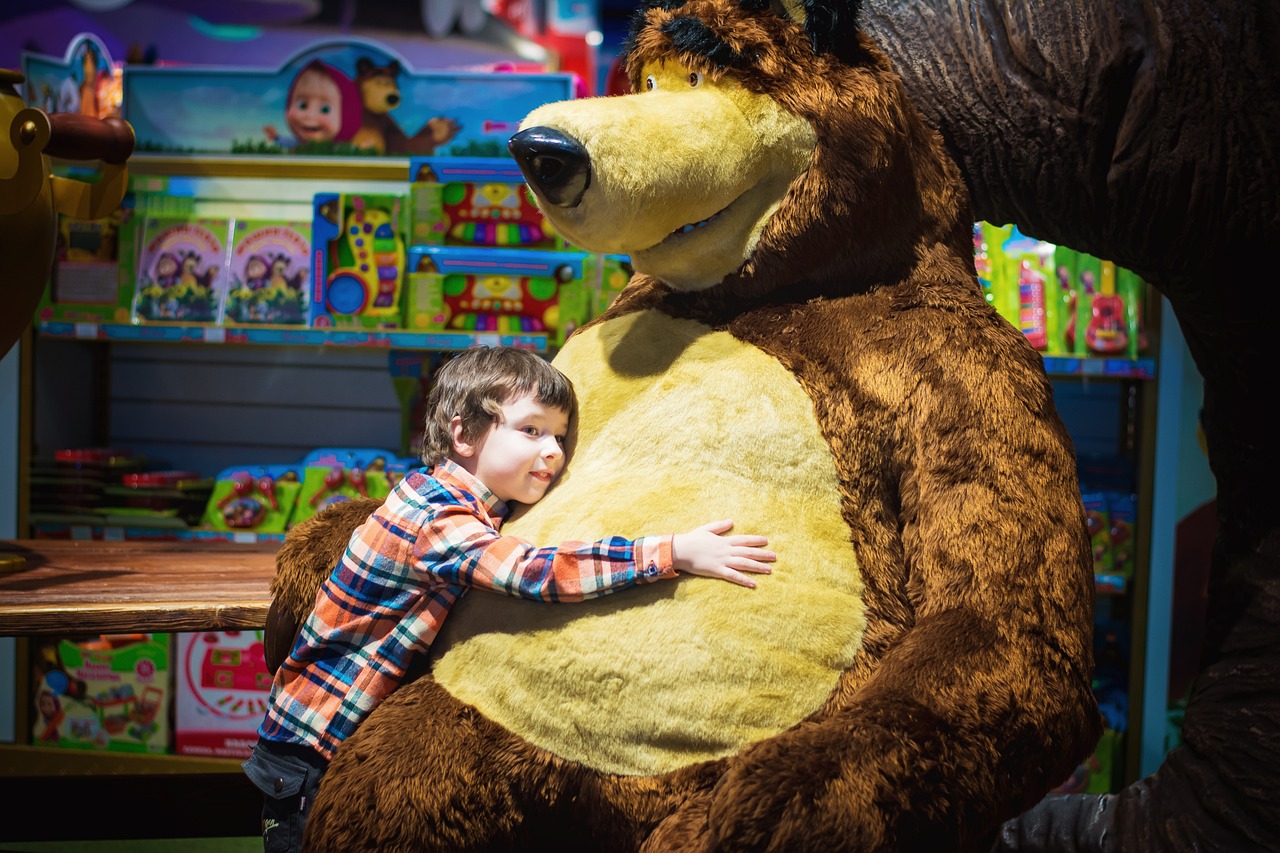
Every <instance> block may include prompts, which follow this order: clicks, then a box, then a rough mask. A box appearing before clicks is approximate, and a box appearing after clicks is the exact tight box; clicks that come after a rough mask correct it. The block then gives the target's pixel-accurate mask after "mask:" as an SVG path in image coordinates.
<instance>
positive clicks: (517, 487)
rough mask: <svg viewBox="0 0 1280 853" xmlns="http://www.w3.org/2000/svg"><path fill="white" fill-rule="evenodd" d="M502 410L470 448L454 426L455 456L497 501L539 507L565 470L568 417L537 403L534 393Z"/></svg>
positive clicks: (510, 401) (558, 410)
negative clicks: (499, 417) (493, 422)
mask: <svg viewBox="0 0 1280 853" xmlns="http://www.w3.org/2000/svg"><path fill="white" fill-rule="evenodd" d="M501 409H502V416H501V417H502V420H501V421H499V422H498V423H495V424H493V425H492V426H491V427H489V430H488V431H487V432H486V433H485V434H484V435H483V436H481V437H480V438H478V439H476V441H475V443H474V444H469V443H467V442H466V441H465V440H460V438H459V436H460V426H456V427H455V434H454V435H455V437H454V455H455V457H457V461H458V462H459V464H461V465H462V467H463V468H466V469H467V470H468V471H470V472H471V473H472V474H474V475H475V477H476V479H478V480H479V481H480V482H482V483H484V484H485V486H487V487H488V489H489V491H491V492H493V493H494V495H496V496H497V497H498V498H499V499H501V500H503V501H507V502H512V501H514V502H516V503H522V504H534V503H537V502H538V501H540V500H541V499H542V497H543V495H545V494H546V493H547V489H549V488H551V484H552V483H553V482H555V479H556V476H557V475H559V473H560V471H561V469H563V468H564V463H565V457H564V438H565V434H566V433H567V432H568V431H569V415H568V413H566V412H565V411H563V410H562V409H557V408H554V407H549V406H545V405H543V404H542V403H539V402H538V401H537V400H535V399H534V397H533V395H532V394H526V395H524V396H523V397H517V398H514V399H512V400H508V401H507V402H506V403H503V404H502V406H501ZM458 423H459V421H457V420H456V419H455V424H458Z"/></svg>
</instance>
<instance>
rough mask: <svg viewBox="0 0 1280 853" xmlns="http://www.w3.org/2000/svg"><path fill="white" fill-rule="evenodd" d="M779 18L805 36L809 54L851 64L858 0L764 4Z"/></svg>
mask: <svg viewBox="0 0 1280 853" xmlns="http://www.w3.org/2000/svg"><path fill="white" fill-rule="evenodd" d="M767 2H768V3H769V8H770V9H772V10H773V12H774V13H775V14H777V15H778V16H779V17H783V18H786V19H788V20H791V21H795V22H796V23H797V24H799V25H800V26H801V27H803V28H804V31H805V33H806V34H807V35H808V36H809V44H810V45H812V46H813V52H814V53H818V54H822V53H834V54H835V55H836V56H838V57H840V58H841V59H843V60H845V61H852V60H853V59H854V58H855V57H856V56H857V55H858V54H859V52H860V50H859V48H858V15H859V13H860V12H861V11H862V0H767Z"/></svg>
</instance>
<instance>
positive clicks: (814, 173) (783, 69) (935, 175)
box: [510, 0, 972, 293]
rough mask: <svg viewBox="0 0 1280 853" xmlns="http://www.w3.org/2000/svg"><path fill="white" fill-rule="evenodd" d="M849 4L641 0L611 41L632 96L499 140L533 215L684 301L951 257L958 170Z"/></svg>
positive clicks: (865, 275) (876, 274)
mask: <svg viewBox="0 0 1280 853" xmlns="http://www.w3.org/2000/svg"><path fill="white" fill-rule="evenodd" d="M775 5H776V4H775ZM859 5H860V4H859V3H858V2H852V3H831V4H826V5H821V4H816V3H807V4H801V3H798V2H794V0H787V2H784V3H782V4H781V6H780V7H778V9H777V11H778V14H761V12H762V11H766V10H767V9H768V5H767V4H765V3H764V2H763V0H756V1H755V2H752V0H746V2H742V3H733V4H730V3H724V2H717V0H687V2H680V0H651V2H650V3H649V4H648V6H647V8H646V9H643V10H642V11H641V12H640V13H639V14H638V15H637V16H636V18H635V21H634V23H633V27H632V31H631V34H630V36H629V38H628V41H627V43H626V45H625V46H624V50H625V51H626V63H627V69H628V73H629V75H630V81H631V86H632V89H633V92H634V94H630V95H623V96H618V97H613V98H607V99H598V98H597V99H584V100H579V101H566V102H562V103H557V104H550V105H547V106H544V107H541V108H539V109H537V110H535V111H533V112H532V113H531V114H530V115H529V116H528V117H527V118H526V119H525V121H524V122H523V123H522V125H521V127H522V130H521V132H520V133H518V134H517V135H516V136H515V137H514V138H513V139H512V141H511V145H510V147H511V150H512V152H513V154H514V155H515V156H516V159H517V160H518V161H519V162H520V163H521V165H522V168H523V170H524V172H525V174H526V177H528V178H529V184H530V187H531V188H532V189H533V191H534V193H535V194H537V196H538V198H539V201H540V203H541V204H540V206H541V207H542V209H543V210H544V212H545V213H546V214H547V216H548V218H549V219H550V220H551V221H552V222H553V223H554V224H555V226H556V227H557V228H558V229H559V230H560V232H561V233H562V234H564V236H565V239H566V240H568V241H569V242H570V243H572V244H574V245H575V246H579V247H582V248H584V249H588V250H592V251H601V252H609V253H618V254H625V255H629V256H630V257H631V259H632V262H633V264H634V266H635V269H636V271H637V272H640V273H644V274H648V275H650V276H653V277H654V278H658V279H661V280H662V281H664V282H666V283H668V284H670V285H672V286H673V287H677V288H679V289H684V290H701V289H705V288H708V287H711V286H713V285H716V284H718V283H720V282H722V281H725V280H726V279H727V278H728V279H732V280H733V281H732V284H733V285H734V286H735V289H736V290H737V292H739V293H749V292H753V291H758V290H759V289H761V288H763V287H766V285H764V284H763V283H764V282H768V284H767V288H768V289H772V290H776V289H777V288H778V287H780V286H785V285H786V284H787V283H788V282H790V281H795V280H798V279H801V278H809V279H813V278H814V277H817V278H821V279H826V280H829V281H836V280H842V281H849V280H853V281H880V280H885V279H886V278H889V279H890V280H892V271H893V270H894V269H901V268H902V265H903V261H904V260H905V259H909V257H910V255H909V254H908V253H910V252H911V251H912V249H913V245H919V244H922V243H929V242H936V241H938V240H939V239H942V240H944V241H945V242H947V243H948V245H954V246H956V247H958V248H961V249H963V247H964V245H965V243H966V241H970V240H971V238H972V235H971V229H972V219H971V218H969V216H968V212H967V207H968V205H967V201H968V199H967V195H966V193H965V190H964V187H963V185H962V183H961V182H960V180H959V176H958V172H957V171H956V168H955V166H954V164H953V163H952V162H951V161H950V160H949V159H948V158H946V157H945V156H942V154H941V149H940V147H939V146H938V145H937V144H936V140H935V139H933V138H931V137H930V132H929V131H928V130H927V129H926V128H925V126H924V125H923V124H922V123H921V122H920V121H919V120H918V118H917V117H916V116H915V114H914V112H913V110H912V108H911V107H910V105H909V104H908V103H907V99H906V95H905V93H904V91H903V89H902V87H901V85H900V83H899V81H898V79H897V77H896V76H895V75H894V73H893V71H892V69H891V67H890V64H889V62H888V61H887V59H885V57H884V56H883V55H882V54H881V53H880V52H879V50H878V49H876V48H875V47H874V45H873V44H872V42H871V41H870V40H869V39H868V38H867V37H866V36H864V35H862V34H861V33H859V32H858V31H857V30H856V29H855V24H856V13H857V11H858V7H859ZM797 24H798V26H797ZM695 187H696V192H697V194H698V196H699V201H698V202H697V203H696V204H692V205H691V204H690V203H689V201H688V195H689V193H690V191H691V189H693V188H695ZM929 187H944V188H947V191H946V192H944V193H936V192H932V191H928V190H927V189H926V188H929ZM690 214H692V216H691V215H690ZM886 232H889V233H893V234H897V235H900V239H894V240H885V239H884V235H885V233H886ZM860 237H863V238H864V239H860ZM851 240H852V243H851V242H850V241H851Z"/></svg>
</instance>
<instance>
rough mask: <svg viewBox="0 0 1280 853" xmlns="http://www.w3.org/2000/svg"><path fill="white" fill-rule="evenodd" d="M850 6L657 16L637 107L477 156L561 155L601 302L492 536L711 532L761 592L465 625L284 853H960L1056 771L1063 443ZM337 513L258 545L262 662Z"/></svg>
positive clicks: (479, 608)
mask: <svg viewBox="0 0 1280 853" xmlns="http://www.w3.org/2000/svg"><path fill="white" fill-rule="evenodd" d="M857 7H858V3H856V2H852V3H850V2H844V3H822V2H812V3H807V4H805V5H804V6H801V5H800V4H798V3H797V2H794V1H793V0H784V2H783V3H782V4H780V5H779V4H774V5H773V7H772V8H771V7H770V4H767V3H764V2H745V3H740V2H737V0H687V2H680V0H655V2H653V3H652V4H651V5H650V6H649V7H648V8H646V9H644V10H642V11H641V12H640V13H639V14H638V16H637V18H636V21H635V25H634V26H633V30H632V35H631V37H630V39H629V41H628V46H627V51H628V56H627V67H628V71H629V74H630V77H631V83H632V87H633V89H634V90H635V91H636V92H637V94H636V95H631V96H624V97H615V98H602V99H589V100H582V101H573V102H565V103H563V104H553V105H548V106H546V107H543V108H540V109H538V110H536V111H535V112H534V113H532V114H531V115H530V116H529V118H528V119H527V120H526V122H525V124H524V127H525V130H524V131H522V134H520V135H518V136H517V138H516V139H513V142H512V150H513V153H515V154H516V157H517V159H518V160H522V161H524V162H525V163H527V164H531V163H532V161H533V160H534V159H538V160H540V161H541V162H542V163H543V165H545V164H546V161H545V157H546V156H547V151H546V149H538V148H537V145H536V144H534V143H529V139H530V137H528V136H526V134H534V138H535V140H536V138H550V137H552V136H554V137H555V138H556V139H557V140H559V141H560V142H563V143H564V145H561V146H560V147H558V148H556V149H555V151H557V152H558V151H563V150H566V148H573V147H574V146H576V147H577V149H578V150H579V151H581V155H582V158H583V160H582V161H581V162H575V164H574V168H573V169H568V170H541V169H537V168H533V167H532V165H530V167H529V168H526V171H525V174H526V177H527V178H529V182H530V186H531V188H532V189H533V190H534V192H535V193H536V194H537V195H538V198H539V203H540V206H541V207H542V208H543V210H544V212H545V213H546V214H547V216H548V217H549V218H550V219H551V220H552V222H553V224H554V225H555V226H556V227H557V228H558V229H559V230H560V231H561V232H562V233H564V234H565V235H566V237H567V238H568V239H569V240H570V241H571V242H573V243H574V244H575V245H577V246H580V247H582V248H584V249H589V250H593V251H617V252H623V253H626V254H628V255H629V256H630V257H631V260H632V263H633V265H634V267H635V269H636V270H637V273H636V275H635V277H634V278H633V279H632V281H631V283H630V284H629V285H628V288H627V290H626V291H624V293H623V294H622V295H621V296H619V298H618V299H617V301H616V302H615V303H614V305H613V306H612V307H611V308H610V310H609V311H608V312H606V313H605V314H604V315H603V316H601V317H599V318H597V319H596V320H595V321H593V322H592V323H590V324H588V325H587V326H586V327H584V328H583V329H580V330H579V331H578V332H577V333H575V334H574V335H573V337H572V338H571V339H570V340H569V341H568V342H567V343H566V345H565V347H564V348H563V349H562V350H561V352H560V353H559V354H558V355H557V356H556V364H557V365H559V366H561V368H562V369H564V370H565V372H566V373H567V374H568V375H569V376H570V377H571V378H572V379H573V380H574V382H575V385H576V387H577V389H578V392H579V396H580V415H579V419H578V422H577V423H576V424H575V427H574V430H573V433H572V434H571V436H570V439H571V440H570V448H571V451H572V453H573V456H572V458H571V460H570V463H569V467H568V469H567V471H566V473H565V475H564V476H562V478H561V480H560V482H559V483H557V485H556V487H555V488H554V489H552V490H551V492H550V493H549V494H548V496H547V497H546V498H545V499H544V500H543V501H542V502H540V503H539V504H537V505H536V506H534V507H531V508H528V511H527V512H524V513H523V514H517V516H516V517H515V518H513V519H512V521H510V522H509V523H508V526H507V528H506V531H505V532H509V533H512V534H515V535H520V536H522V537H524V538H526V539H530V540H533V541H538V542H539V543H540V544H543V543H550V542H554V541H562V540H564V539H585V538H596V537H598V536H602V535H608V534H621V535H628V536H634V535H642V534H647V533H660V532H664V531H665V532H672V531H677V530H685V529H689V528H691V527H692V526H694V525H696V524H699V523H705V522H708V521H711V520H713V519H715V518H729V517H732V518H734V519H735V521H736V522H737V525H738V529H739V530H740V531H742V532H760V533H764V534H766V535H768V536H769V537H770V542H771V547H774V548H776V550H777V552H778V562H777V564H776V566H775V568H774V572H773V574H772V575H771V576H770V577H768V578H762V579H760V582H759V586H758V588H757V589H756V590H754V591H745V590H742V589H740V588H735V587H731V586H730V585H728V584H715V583H713V582H711V581H705V580H700V579H690V580H682V581H680V582H678V583H674V584H657V585H653V586H650V587H646V588H645V589H642V590H628V591H625V592H622V593H619V594H617V595H614V596H609V597H608V598H607V599H603V600H601V601H597V602H591V603H585V604H581V605H575V606H573V607H553V606H547V605H542V604H535V603H528V602H519V601H509V600H506V599H503V598H501V597H500V596H495V595H490V594H483V593H477V594H473V595H469V596H466V597H465V598H463V599H462V601H461V602H460V603H459V604H458V605H457V607H456V608H455V612H454V613H453V614H451V616H450V617H449V620H448V621H447V622H446V625H445V631H444V632H443V633H442V635H441V637H440V638H439V639H438V640H437V643H436V647H435V648H433V652H432V667H433V668H432V671H431V672H430V673H428V674H423V675H421V676H420V677H418V678H416V680H411V681H409V682H408V683H406V684H405V685H404V686H403V687H401V688H400V689H399V690H398V691H397V692H395V693H394V694H392V696H391V697H389V698H388V699H387V700H386V701H385V702H384V703H383V704H382V705H381V706H379V707H378V708H377V709H376V710H375V711H374V712H373V713H372V714H371V715H370V717H369V718H368V720H366V721H365V722H364V723H363V725H362V726H361V728H360V729H359V730H358V731H357V732H356V734H355V735H354V736H353V737H351V738H350V739H349V740H348V741H347V742H346V743H345V744H344V745H343V747H342V748H341V749H340V750H339V751H338V753H337V755H336V756H335V758H334V761H333V763H332V765H331V767H330V769H329V771H328V774H327V776H326V777H325V780H324V782H323V784H322V786H321V789H320V794H319V797H318V798H317V800H316V802H315V804H314V806H313V810H312V813H311V816H310V818H309V823H308V825H307V835H306V841H307V846H308V849H315V850H347V849H365V848H369V849H374V848H377V849H381V848H395V849H401V848H404V849H408V848H413V849H448V850H469V849H529V850H532V849H599V850H637V849H643V850H648V851H667V850H694V849H697V850H707V849H720V848H734V849H761V850H763V849H776V850H784V849H785V850H815V851H816V850H822V851H831V850H880V849H912V850H940V849H981V848H983V847H984V845H985V844H987V843H988V842H989V841H990V839H991V837H992V835H993V833H994V832H995V830H996V828H997V827H998V826H999V824H1000V823H1001V821H1003V820H1005V819H1006V818H1009V817H1011V816H1013V815H1015V814H1017V813H1019V812H1020V811H1022V810H1024V809H1026V808H1027V807H1029V806H1030V805H1032V804H1033V803H1035V802H1036V801H1037V800H1039V799H1040V798H1041V797H1042V796H1043V795H1044V794H1045V793H1046V792H1047V791H1048V790H1049V789H1050V788H1051V787H1052V786H1054V785H1055V784H1057V783H1059V782H1061V781H1063V780H1064V779H1065V778H1066V777H1067V776H1068V774H1069V773H1070V772H1071V770H1072V769H1073V768H1074V767H1075V766H1076V764H1077V763H1078V762H1079V761H1080V760H1081V759H1082V758H1083V757H1084V756H1085V755H1086V754H1087V753H1088V751H1089V750H1090V749H1091V748H1092V745H1093V744H1094V742H1095V741H1096V738H1097V736H1098V734H1099V730H1100V720H1099V717H1098V714H1097V709H1096V706H1095V704H1094V700H1093V697H1092V693H1091V690H1090V675H1091V670H1092V652H1091V640H1090V638H1091V626H1092V600H1093V599H1092V597H1093V587H1092V584H1093V579H1092V568H1091V566H1092V563H1091V556H1090V551H1089V546H1088V535H1087V531H1086V527H1085V518H1084V511H1083V507H1082V504H1081V501H1080V495H1079V490H1078V485H1077V483H1076V473H1075V465H1074V456H1073V448H1072V445H1071V441H1070V439H1069V437H1068V435H1067V433H1066V430H1065V429H1064V427H1063V425H1062V423H1061V421H1060V419H1059V418H1058V415H1057V413H1056V412H1055V410H1054V407H1053V400H1052V391H1051V387H1050V385H1049V382H1048V381H1047V378H1046V377H1045V374H1044V370H1043V366H1042V363H1041V361H1040V359H1039V357H1038V356H1037V354H1036V353H1035V352H1034V351H1033V350H1032V349H1031V347H1030V346H1029V345H1028V344H1027V342H1026V340H1025V339H1024V338H1023V337H1022V336H1021V334H1020V333H1019V332H1018V331H1017V330H1016V329H1014V328H1013V327H1012V326H1010V325H1009V324H1008V323H1006V322H1005V321H1003V320H1002V319H1001V318H1000V317H999V316H998V315H997V314H996V313H995V311H994V310H993V309H992V308H991V307H990V306H989V305H988V304H987V303H986V301H985V300H984V299H983V296H982V291H981V288H980V286H979V284H978V282H977V278H976V275H975V272H974V266H973V247H972V226H973V218H972V214H971V211H970V209H969V206H968V196H967V192H966V190H965V187H964V185H963V184H962V182H961V180H960V176H959V174H958V170H957V169H956V167H955V165H954V163H953V162H952V161H951V160H950V159H949V158H948V157H947V156H946V155H945V153H944V151H943V147H942V143H941V140H940V138H939V137H938V136H937V134H936V133H934V132H932V131H930V130H929V129H927V128H926V126H925V125H924V124H923V122H922V121H921V119H920V117H919V116H918V114H917V113H916V111H915V109H914V108H913V106H912V105H911V104H910V103H909V101H908V100H907V99H906V96H905V95H904V93H903V90H902V88H901V86H900V84H899V81H898V79H897V77H896V76H895V75H894V73H893V72H892V70H891V68H890V66H889V63H888V62H887V60H885V58H884V57H883V55H882V54H881V53H880V52H879V51H878V50H877V48H876V47H875V46H874V45H873V43H872V42H871V41H870V40H868V39H867V38H865V37H864V36H862V35H861V34H860V33H858V32H856V31H855V29H854V25H855V20H856V13H857V11H858V8H857ZM539 135H541V137H539ZM522 138H523V139H524V143H521V142H520V140H521V139H522ZM522 144H524V145H525V146H526V147H523V148H522V147H521V145H522ZM557 144H558V145H559V144H560V143H559V142H558V143H557ZM555 156H559V155H558V154H557V155H555ZM582 162H585V163H586V166H585V171H575V169H577V170H581V169H583V168H584V167H583V166H582ZM553 173H554V174H559V175H560V177H559V178H557V179H555V180H558V181H560V182H561V183H559V184H555V185H553V184H552V183H550V182H547V181H545V180H544V179H545V176H546V175H547V174H553ZM565 175H568V176H569V177H568V178H567V179H566V178H565V177H564V176H565ZM575 175H576V176H577V178H578V179H577V180H574V176H575ZM373 506H374V504H373V503H372V502H367V501H366V502H362V503H359V504H357V503H354V502H352V503H351V504H343V505H340V507H338V508H335V509H334V510H331V511H326V512H324V513H321V514H320V515H317V516H316V517H314V518H313V519H312V520H311V521H309V522H307V523H304V524H302V525H300V526H299V527H298V528H296V529H295V530H293V531H291V532H290V534H289V535H288V537H287V538H286V542H285V545H284V547H283V548H282V550H281V553H280V558H279V574H278V577H277V579H276V582H275V584H274V585H273V590H274V592H275V594H276V601H275V604H274V605H273V609H272V613H273V625H275V627H274V628H273V631H274V632H275V633H276V639H275V640H274V641H273V646H272V648H274V649H275V650H276V652H275V654H274V655H273V656H272V660H273V661H275V660H278V659H279V649H280V648H281V647H282V646H283V644H284V643H287V642H288V641H289V639H290V638H291V637H292V631H293V630H294V629H295V627H296V625H297V623H298V620H300V619H301V618H303V617H305V614H306V612H307V610H309V608H310V606H311V601H312V600H313V598H314V593H315V589H316V587H317V586H318V584H319V582H320V580H321V579H322V578H323V577H324V576H325V575H327V573H328V571H329V569H330V568H331V567H332V566H333V564H334V562H335V561H336V560H337V558H338V555H339V554H340V553H341V550H342V546H343V545H344V544H345V542H346V540H347V537H348V536H349V534H350V531H351V530H352V529H353V528H354V526H355V525H357V524H358V523H359V522H360V521H361V520H362V519H363V518H364V517H366V516H367V514H368V512H369V511H370V510H371V509H372V507H373Z"/></svg>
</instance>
